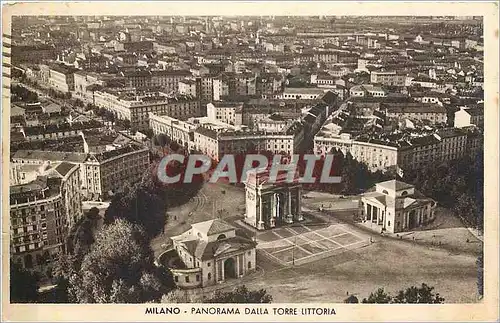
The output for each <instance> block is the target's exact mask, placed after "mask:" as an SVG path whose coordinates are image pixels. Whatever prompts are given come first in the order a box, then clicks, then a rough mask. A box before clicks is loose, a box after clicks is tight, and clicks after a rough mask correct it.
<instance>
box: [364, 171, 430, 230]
mask: <svg viewBox="0 0 500 323" xmlns="http://www.w3.org/2000/svg"><path fill="white" fill-rule="evenodd" d="M436 206H437V203H436V202H435V201H434V200H432V199H431V198H428V197H425V196H424V195H423V194H422V193H420V192H419V191H418V190H416V189H415V187H414V186H413V185H410V184H407V183H404V182H400V181H397V180H390V181H386V182H381V183H377V184H375V187H373V188H372V189H370V190H369V191H368V192H367V193H364V194H363V195H362V197H361V202H360V208H361V216H362V217H363V219H364V220H365V221H369V222H370V223H371V224H373V225H376V226H377V227H378V228H380V230H381V231H387V232H390V233H398V232H405V231H412V230H415V229H416V228H418V227H421V226H423V225H425V224H427V223H429V222H431V221H433V220H434V219H435V217H436V213H435V210H436Z"/></svg>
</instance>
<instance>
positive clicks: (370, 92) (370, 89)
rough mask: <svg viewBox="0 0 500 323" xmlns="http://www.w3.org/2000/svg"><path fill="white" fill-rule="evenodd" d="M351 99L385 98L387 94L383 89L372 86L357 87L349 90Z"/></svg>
mask: <svg viewBox="0 0 500 323" xmlns="http://www.w3.org/2000/svg"><path fill="white" fill-rule="evenodd" d="M349 95H350V96H351V97H367V96H370V97H385V96H386V95H387V94H386V92H385V91H384V89H382V88H381V87H378V86H374V85H371V84H362V85H355V86H353V87H351V88H350V89H349Z"/></svg>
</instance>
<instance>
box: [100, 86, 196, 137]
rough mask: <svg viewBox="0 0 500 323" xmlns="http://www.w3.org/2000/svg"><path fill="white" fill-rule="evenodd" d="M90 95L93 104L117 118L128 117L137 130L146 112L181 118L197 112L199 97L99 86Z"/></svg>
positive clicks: (144, 125)
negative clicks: (98, 88)
mask: <svg viewBox="0 0 500 323" xmlns="http://www.w3.org/2000/svg"><path fill="white" fill-rule="evenodd" d="M94 97H95V104H96V106H98V107H101V108H104V109H106V110H108V111H111V112H112V113H113V114H114V115H115V116H116V118H118V119H122V120H130V124H131V126H132V127H133V128H135V129H138V130H141V129H147V128H148V126H149V119H148V118H149V113H150V112H152V113H155V114H166V115H169V116H172V117H175V118H177V119H182V120H185V119H187V118H190V117H198V116H201V110H200V103H199V101H198V100H197V99H196V98H195V97H192V96H187V95H167V94H165V93H162V92H136V91H112V90H101V91H96V92H95V93H94Z"/></svg>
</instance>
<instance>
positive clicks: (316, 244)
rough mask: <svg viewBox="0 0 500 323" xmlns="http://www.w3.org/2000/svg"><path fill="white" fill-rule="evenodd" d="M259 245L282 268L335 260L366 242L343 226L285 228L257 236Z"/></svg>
mask: <svg viewBox="0 0 500 323" xmlns="http://www.w3.org/2000/svg"><path fill="white" fill-rule="evenodd" d="M273 237H274V240H272V238H273ZM257 242H258V244H257V248H258V249H259V250H260V251H262V252H263V253H264V255H267V258H268V259H269V260H271V261H276V262H277V263H279V264H282V265H292V264H296V263H300V264H303V263H306V262H312V261H316V260H319V259H321V258H324V257H329V256H331V255H332V252H333V251H335V250H337V249H342V248H345V249H346V250H347V249H352V248H357V247H361V246H363V243H362V242H363V240H362V239H360V238H359V237H358V236H357V235H356V234H354V233H351V232H350V231H349V230H346V229H345V228H343V227H342V226H340V225H330V226H328V227H321V228H318V227H317V226H312V227H308V226H306V225H300V226H294V227H293V228H289V227H282V228H278V229H274V230H270V231H266V232H263V233H260V234H257ZM330 251H332V252H330ZM340 252H343V251H340Z"/></svg>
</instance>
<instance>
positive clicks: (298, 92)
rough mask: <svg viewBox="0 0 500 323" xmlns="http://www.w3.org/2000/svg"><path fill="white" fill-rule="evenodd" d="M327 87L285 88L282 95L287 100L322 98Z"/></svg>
mask: <svg viewBox="0 0 500 323" xmlns="http://www.w3.org/2000/svg"><path fill="white" fill-rule="evenodd" d="M327 91H328V90H327V89H320V88H293V87H288V88H285V90H284V91H283V94H281V95H280V98H281V99H285V100H295V99H306V100H316V99H319V98H321V97H322V96H323V95H324V94H325V92H327Z"/></svg>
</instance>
